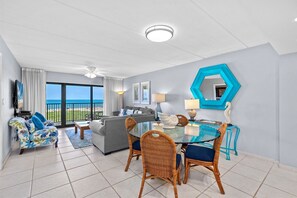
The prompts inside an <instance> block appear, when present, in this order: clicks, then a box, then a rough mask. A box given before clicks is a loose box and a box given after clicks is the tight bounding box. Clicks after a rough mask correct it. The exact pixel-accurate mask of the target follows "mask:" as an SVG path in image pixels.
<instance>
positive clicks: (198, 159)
mask: <svg viewBox="0 0 297 198" xmlns="http://www.w3.org/2000/svg"><path fill="white" fill-rule="evenodd" d="M226 128H227V124H226V123H224V124H222V125H221V126H220V128H219V132H220V137H218V138H217V139H215V141H214V144H213V148H207V147H203V146H194V145H189V146H188V147H187V149H186V152H185V153H184V157H185V176H184V184H186V183H187V181H188V177H189V170H190V168H191V167H193V166H204V167H205V168H207V169H209V170H211V171H212V172H213V173H214V176H215V179H216V181H217V184H218V187H219V189H220V192H221V194H225V191H224V188H223V185H222V182H221V178H220V171H219V167H218V165H219V157H220V147H221V144H222V141H223V138H224V135H225V132H226Z"/></svg>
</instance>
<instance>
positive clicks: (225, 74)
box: [190, 64, 241, 110]
mask: <svg viewBox="0 0 297 198" xmlns="http://www.w3.org/2000/svg"><path fill="white" fill-rule="evenodd" d="M211 75H221V77H222V78H223V80H224V81H225V83H226V85H227V89H226V90H225V93H224V94H223V96H222V97H221V99H220V100H206V99H205V98H204V96H203V94H202V92H201V90H200V87H201V85H202V83H203V80H204V78H205V77H206V76H211ZM240 86H241V85H240V84H239V82H238V80H237V79H236V77H235V76H234V75H233V73H232V72H231V70H230V69H229V67H228V66H227V65H226V64H219V65H214V66H208V67H203V68H200V69H199V71H198V73H197V75H196V77H195V79H194V82H193V83H192V86H191V88H190V90H191V92H192V94H193V96H194V98H196V99H199V100H200V108H201V109H218V110H224V109H225V104H226V102H231V101H232V99H233V98H234V97H235V95H236V93H237V92H238V90H239V88H240Z"/></svg>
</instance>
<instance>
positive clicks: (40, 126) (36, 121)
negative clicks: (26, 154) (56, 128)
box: [32, 115, 44, 130]
mask: <svg viewBox="0 0 297 198" xmlns="http://www.w3.org/2000/svg"><path fill="white" fill-rule="evenodd" d="M32 122H33V123H34V125H35V127H36V129H37V130H41V129H44V124H43V123H42V122H41V120H40V119H39V118H38V117H37V116H35V115H34V116H32Z"/></svg>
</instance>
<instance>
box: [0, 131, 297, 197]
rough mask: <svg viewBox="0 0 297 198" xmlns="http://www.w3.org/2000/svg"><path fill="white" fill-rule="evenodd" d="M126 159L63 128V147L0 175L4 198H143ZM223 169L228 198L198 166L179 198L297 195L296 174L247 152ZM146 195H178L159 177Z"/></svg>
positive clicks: (19, 160) (15, 162)
mask: <svg viewBox="0 0 297 198" xmlns="http://www.w3.org/2000/svg"><path fill="white" fill-rule="evenodd" d="M127 156H128V150H124V151H119V152H115V153H112V154H110V155H107V156H104V155H103V154H102V153H101V152H100V151H99V150H98V149H97V148H95V147H93V146H90V147H86V148H83V149H74V148H73V147H72V145H71V143H70V141H69V139H68V137H67V135H66V134H65V133H64V130H59V148H58V149H56V148H54V147H52V146H49V147H44V148H37V149H32V150H26V151H25V152H24V154H23V155H18V150H15V151H13V152H12V154H11V156H10V157H9V159H8V161H7V163H6V165H5V167H4V169H3V170H2V171H0V197H1V198H6V197H8V198H18V197H21V198H23V197H34V198H37V197H38V198H48V197H49V198H51V197H55V198H59V197H61V198H62V197H63V198H67V197H70V198H71V197H77V198H80V197H87V198H91V197H94V198H95V197H108V198H115V197H127V198H133V197H138V192H139V188H140V182H141V176H142V174H141V172H142V164H141V159H140V160H138V161H136V160H135V159H134V160H133V161H132V163H131V166H130V169H129V171H128V172H124V167H125V164H126V160H127ZM220 171H221V174H222V181H223V186H224V188H225V191H226V194H225V195H224V196H223V195H221V194H220V193H219V190H218V188H217V185H216V183H215V180H214V177H213V175H212V173H211V172H209V171H208V170H206V169H204V168H203V167H195V168H192V169H191V172H190V177H189V180H188V183H187V184H182V185H181V186H178V193H179V197H180V198H183V197H184V198H191V197H199V198H207V197H235V198H240V197H259V198H260V197H267V198H273V197H276V198H286V197H297V188H296V186H297V171H296V170H295V171H294V170H293V171H292V170H288V169H283V168H279V167H278V166H277V164H275V163H273V162H272V161H268V160H265V159H260V158H256V157H252V156H248V155H243V154H240V155H239V156H233V155H232V156H231V161H228V160H225V158H224V155H222V157H221V159H220ZM182 175H183V174H182ZM143 197H145V198H149V197H173V189H172V186H171V185H169V184H167V183H165V182H163V181H161V180H159V179H154V180H148V181H147V182H146V184H145V188H144V191H143Z"/></svg>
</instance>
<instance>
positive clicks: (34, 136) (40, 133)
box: [9, 117, 58, 154]
mask: <svg viewBox="0 0 297 198" xmlns="http://www.w3.org/2000/svg"><path fill="white" fill-rule="evenodd" d="M9 126H11V127H14V128H16V131H17V135H18V138H19V142H20V149H21V150H20V154H22V153H23V152H24V149H28V148H35V147H39V146H48V145H53V144H55V146H56V147H57V146H58V130H57V128H56V127H54V126H45V128H44V129H41V130H36V128H35V125H34V123H33V122H32V121H31V120H25V119H23V118H21V117H15V118H12V119H11V120H10V121H9Z"/></svg>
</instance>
